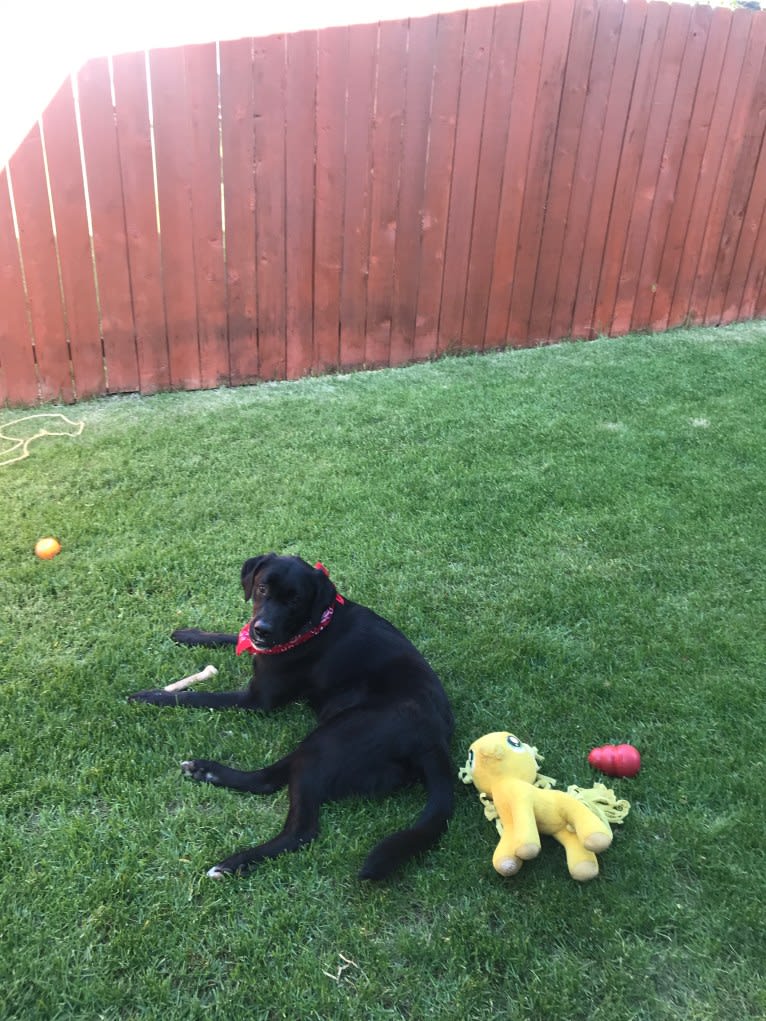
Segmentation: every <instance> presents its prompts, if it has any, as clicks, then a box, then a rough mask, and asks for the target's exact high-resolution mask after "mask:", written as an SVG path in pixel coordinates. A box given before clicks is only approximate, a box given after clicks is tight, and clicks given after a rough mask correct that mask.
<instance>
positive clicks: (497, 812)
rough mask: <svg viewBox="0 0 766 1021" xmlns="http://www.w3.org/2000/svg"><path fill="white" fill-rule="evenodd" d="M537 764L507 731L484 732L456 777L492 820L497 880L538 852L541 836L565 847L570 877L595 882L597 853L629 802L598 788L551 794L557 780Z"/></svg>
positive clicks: (535, 754)
mask: <svg viewBox="0 0 766 1021" xmlns="http://www.w3.org/2000/svg"><path fill="white" fill-rule="evenodd" d="M542 761H543V760H542V756H541V755H539V754H538V751H537V749H536V748H533V747H532V746H531V745H528V744H524V742H523V741H520V740H519V738H518V737H516V735H515V734H509V733H508V731H498V732H496V733H493V734H485V735H484V737H480V738H479V739H478V741H474V743H473V744H472V745H471V747H470V749H469V750H468V761H467V762H466V764H465V766H464V767H463V768H462V769H461V770H460V774H459V775H460V779H461V780H462V781H463V783H466V784H469V783H472V784H474V786H475V787H476V788H477V790H478V791H479V798H480V800H481V802H482V804H483V805H484V814H485V815H486V817H487V818H488V819H490V820H495V822H496V826H497V830H498V833H499V834H500V841H499V843H498V845H497V848H496V849H495V853H494V855H493V856H492V864H493V865H494V867H495V869H496V871H497V872H499V873H500V875H501V876H513V875H515V874H516V873H517V872H518V871H519V869H520V868H521V866H522V864H523V863H524V862H525V861H530V860H531V859H532V858H536V857H537V855H538V854H539V853H540V846H541V845H540V834H541V833H544V834H548V835H550V836H552V837H554V838H555V839H556V840H558V842H559V843H560V844H561V845H562V846H563V847H564V850H565V852H566V857H567V866H568V868H569V874H570V876H572V878H573V879H577V880H579V881H580V882H585V881H586V880H588V879H594V878H595V877H596V876H597V875H598V860H597V858H596V854H600V853H601V852H602V851H605V850H606V849H607V848H608V847H609V845H610V844H611V843H612V829H611V826H610V823H614V822H622V821H623V819H624V818H625V816H626V815H627V814H628V812H629V810H630V804H629V803H628V802H627V801H618V800H617V799H616V798H615V796H614V792H613V791H611V790H609V789H608V788H606V787H605V786H604V785H603V784H596V785H595V786H594V787H593V788H591V789H590V790H581V788H579V787H575V786H571V787H569V788H568V790H567V791H566V793H565V792H564V791H554V790H551V789H550V788H551V787H553V785H554V784H555V783H556V781H555V780H553V779H551V777H548V776H543V775H542V774H541V773H540V772H539V770H538V763H540V762H542Z"/></svg>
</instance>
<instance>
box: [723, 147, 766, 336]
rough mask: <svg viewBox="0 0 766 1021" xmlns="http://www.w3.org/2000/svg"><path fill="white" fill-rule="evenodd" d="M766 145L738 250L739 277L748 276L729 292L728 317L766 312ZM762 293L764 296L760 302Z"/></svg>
mask: <svg viewBox="0 0 766 1021" xmlns="http://www.w3.org/2000/svg"><path fill="white" fill-rule="evenodd" d="M765 251H766V145H763V146H762V147H761V154H760V157H759V160H758V167H757V169H756V172H755V181H754V183H753V191H752V193H751V200H750V203H749V204H748V208H747V212H746V214H745V223H744V227H743V239H742V241H741V242H740V248H739V251H738V252H737V262H738V263H739V266H737V275H736V280H737V281H739V279H740V278H742V279H743V280H744V282H743V285H742V290H741V291H739V288H738V286H737V285H736V284H732V285H731V286H730V287H729V290H728V292H727V295H726V304H725V306H724V316H723V317H724V320H725V321H726V322H731V321H733V320H734V319H752V318H753V317H754V316H759V315H764V314H766V293H764V292H763V291H762V289H763V287H764V282H766V259H764V258H763V257H762V253H763V252H765ZM759 296H760V297H761V298H762V300H761V302H760V303H759Z"/></svg>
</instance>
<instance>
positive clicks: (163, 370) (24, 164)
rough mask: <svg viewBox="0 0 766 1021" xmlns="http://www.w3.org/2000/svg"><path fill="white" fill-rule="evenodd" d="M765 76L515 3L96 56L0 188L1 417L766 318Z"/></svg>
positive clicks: (601, 9)
mask: <svg viewBox="0 0 766 1021" xmlns="http://www.w3.org/2000/svg"><path fill="white" fill-rule="evenodd" d="M765 52H766V13H763V14H761V13H756V12H752V11H747V10H742V11H737V12H732V11H731V10H727V9H724V8H716V9H711V8H710V7H708V6H705V5H698V6H690V5H687V4H672V5H668V4H665V3H660V2H652V3H647V2H645V0H627V2H623V0H528V2H526V3H517V4H510V5H507V6H500V7H490V8H485V9H481V10H472V11H469V12H460V13H450V14H442V15H438V16H432V17H426V18H418V19H412V20H409V21H406V20H405V21H393V22H385V23H381V24H379V25H363V26H353V27H344V28H329V29H324V30H320V31H310V32H301V33H297V34H294V35H287V36H272V37H269V38H262V39H242V40H239V41H234V42H221V43H219V44H216V43H211V44H209V45H205V46H191V47H186V48H180V49H171V50H156V51H152V52H150V53H148V54H144V53H137V54H127V55H122V56H118V57H115V58H113V60H112V61H107V60H106V59H99V60H93V61H91V62H90V63H88V64H87V65H86V66H85V67H84V68H82V69H81V70H80V71H79V73H78V74H77V75H76V76H74V78H73V79H72V80H69V81H66V82H65V83H64V85H63V86H62V88H61V89H60V91H59V92H58V94H57V95H56V96H55V98H54V99H53V101H52V102H51V104H50V106H49V107H48V108H47V110H46V111H45V113H44V114H43V115H42V118H41V121H40V123H39V124H38V125H35V126H34V127H33V128H32V130H31V131H30V133H29V135H28V136H27V138H26V139H25V141H24V142H23V143H22V145H21V146H20V148H19V149H18V151H17V152H16V153H15V154H14V156H13V157H12V159H11V160H10V163H9V166H8V168H7V171H6V172H5V173H3V174H2V175H0V402H3V403H9V404H20V403H21V404H23V403H27V404H32V403H35V402H38V401H40V400H44V401H47V400H64V401H72V400H75V399H78V398H84V397H89V396H93V395H98V394H104V393H115V392H125V391H141V392H143V393H150V392H153V391H157V390H161V389H169V388H187V389H192V388H202V387H216V386H219V385H221V384H232V385H236V384H239V383H250V382H254V381H257V380H263V379H280V378H285V377H287V378H290V377H297V376H302V375H306V374H310V373H321V372H328V371H334V370H338V369H352V368H356V367H360V366H385V365H399V364H403V363H406V362H409V361H412V360H416V359H423V358H429V357H431V356H433V355H435V354H438V353H440V352H445V351H457V350H466V349H469V350H481V349H484V348H496V347H500V346H506V345H510V346H523V345H531V344H536V343H540V342H549V341H554V340H559V339H562V338H568V337H593V336H596V335H599V334H621V333H625V332H628V331H634V330H663V329H666V328H667V327H670V326H675V325H677V324H681V323H721V322H729V321H732V320H736V319H749V318H753V317H758V316H763V315H766V283H765V281H764V274H765V272H766V216H765V215H764V210H765V208H766V145H765V144H764V132H765V131H766V63H765V61H764V54H765Z"/></svg>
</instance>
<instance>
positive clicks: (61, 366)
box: [9, 124, 75, 402]
mask: <svg viewBox="0 0 766 1021" xmlns="http://www.w3.org/2000/svg"><path fill="white" fill-rule="evenodd" d="M9 167H10V173H11V183H12V186H13V197H14V202H15V206H16V218H17V221H18V225H19V242H20V246H21V258H22V264H23V267H24V277H25V280H26V286H27V298H28V302H29V313H30V317H31V322H32V335H33V337H34V344H35V357H36V359H37V372H38V380H39V384H40V397H41V399H42V400H43V401H55V400H61V401H68V402H71V401H73V400H74V398H75V391H74V387H73V385H72V377H71V370H70V364H69V350H68V344H67V334H66V324H65V319H64V309H63V306H62V303H61V287H60V282H59V271H58V256H57V253H56V240H55V237H54V233H53V224H52V222H51V218H50V211H49V205H48V183H47V179H46V176H45V164H44V158H43V144H42V137H41V134H40V127H39V125H38V124H35V126H34V127H33V128H32V130H31V131H30V132H29V134H28V135H27V136H26V138H25V139H24V141H23V142H22V143H21V145H20V146H19V148H18V149H17V150H16V152H15V154H14V155H13V156H12V157H11V160H10V163H9Z"/></svg>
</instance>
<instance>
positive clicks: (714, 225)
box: [692, 11, 766, 323]
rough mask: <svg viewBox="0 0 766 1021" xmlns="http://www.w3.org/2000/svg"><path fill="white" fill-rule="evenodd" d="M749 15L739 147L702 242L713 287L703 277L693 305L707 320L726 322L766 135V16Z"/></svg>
mask: <svg viewBox="0 0 766 1021" xmlns="http://www.w3.org/2000/svg"><path fill="white" fill-rule="evenodd" d="M743 13H744V14H745V16H746V17H747V18H748V20H749V21H750V22H751V32H750V40H749V43H748V48H747V54H746V56H745V63H744V66H743V68H742V74H741V75H740V80H739V87H738V89H737V96H736V100H735V104H734V110H733V112H732V117H731V120H730V121H729V127H728V131H729V134H730V136H731V137H733V138H736V139H738V141H739V145H736V146H734V145H727V146H726V148H725V150H724V154H723V159H722V161H721V167H720V170H719V172H718V180H717V182H716V188H715V196H714V201H713V208H712V210H711V215H710V216H709V217H708V226H707V231H706V236H705V240H704V241H703V244H702V252H701V254H700V267H701V269H702V274H703V275H705V276H707V277H708V280H709V286H708V289H707V291H702V290H701V281H699V280H698V281H697V285H696V287H695V289H694V291H693V292H692V305H693V307H697V308H700V309H704V312H703V313H702V318H703V321H704V322H708V323H720V322H721V319H722V317H723V306H724V301H725V299H726V291H727V288H728V287H729V284H730V281H731V276H732V268H733V265H734V259H735V256H736V253H737V246H738V244H739V239H740V235H741V232H742V224H743V220H744V214H745V210H746V208H747V203H748V199H749V197H750V190H751V188H752V185H753V177H754V174H755V169H756V166H757V163H758V153H759V152H760V150H761V145H762V143H763V138H764V134H763V129H764V119H765V118H764V108H765V107H766V77H764V74H763V69H764V52H765V51H766V18H753V16H752V13H751V12H749V11H748V12H743ZM735 17H736V15H735Z"/></svg>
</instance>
